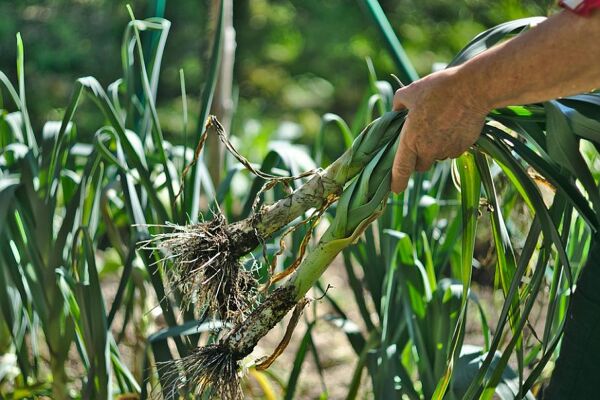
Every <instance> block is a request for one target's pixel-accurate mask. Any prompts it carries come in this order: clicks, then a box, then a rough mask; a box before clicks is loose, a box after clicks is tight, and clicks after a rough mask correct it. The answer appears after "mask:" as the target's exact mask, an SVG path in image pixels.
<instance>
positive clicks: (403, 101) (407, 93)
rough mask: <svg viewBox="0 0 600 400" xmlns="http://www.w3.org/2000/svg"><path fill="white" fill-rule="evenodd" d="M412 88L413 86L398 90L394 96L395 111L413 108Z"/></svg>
mask: <svg viewBox="0 0 600 400" xmlns="http://www.w3.org/2000/svg"><path fill="white" fill-rule="evenodd" d="M412 91H413V90H412V88H411V85H408V86H403V87H401V88H400V89H398V90H396V93H395V94H394V103H393V105H392V108H393V110H394V111H400V110H403V109H405V108H411V106H412V103H413V101H412V97H413V96H412Z"/></svg>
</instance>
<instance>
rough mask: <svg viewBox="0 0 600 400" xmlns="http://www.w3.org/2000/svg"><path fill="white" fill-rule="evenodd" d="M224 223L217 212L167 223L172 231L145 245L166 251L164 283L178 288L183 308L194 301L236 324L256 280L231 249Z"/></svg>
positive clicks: (247, 305) (252, 296) (251, 296)
mask: <svg viewBox="0 0 600 400" xmlns="http://www.w3.org/2000/svg"><path fill="white" fill-rule="evenodd" d="M226 226H227V222H226V220H225V217H224V216H223V215H222V214H221V213H217V214H215V216H214V218H213V219H212V220H211V221H208V222H203V223H198V224H193V225H187V226H179V225H169V227H170V228H172V231H171V232H169V233H161V234H157V235H155V236H154V237H153V238H152V239H151V240H150V241H148V242H147V243H146V244H145V245H144V246H145V247H146V248H148V249H160V250H162V251H164V252H165V253H166V255H165V257H164V258H163V261H165V262H166V263H165V268H166V280H167V285H168V287H169V289H170V290H171V291H174V290H176V291H179V293H180V294H181V297H182V300H181V306H182V307H183V308H185V309H187V308H189V307H190V306H192V305H193V304H197V305H198V306H199V307H201V308H202V309H204V307H206V309H207V311H208V313H209V315H210V316H213V317H216V318H219V319H221V320H222V321H227V322H234V323H235V322H238V321H240V320H241V319H243V317H244V311H245V310H250V309H252V307H251V305H252V304H253V301H254V299H255V297H256V288H257V282H256V279H255V278H254V276H253V272H252V271H250V270H247V269H246V268H244V266H243V265H242V264H241V262H240V260H239V258H237V257H236V255H235V251H234V249H232V248H231V243H230V240H229V237H228V235H227V232H226V229H225V227H226ZM168 261H171V263H169V262H168ZM168 264H170V266H169V265H168Z"/></svg>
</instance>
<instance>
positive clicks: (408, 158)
mask: <svg viewBox="0 0 600 400" xmlns="http://www.w3.org/2000/svg"><path fill="white" fill-rule="evenodd" d="M408 125H409V121H408V120H407V122H406V124H404V127H403V128H402V132H401V133H400V144H399V145H398V151H397V152H396V156H395V157H394V166H393V167H392V191H393V192H394V193H400V192H402V191H404V189H406V185H408V180H409V179H410V175H411V174H412V173H413V171H414V170H415V164H416V162H417V153H416V151H415V150H414V148H413V147H412V145H411V143H408V141H407V137H408V136H407V135H406V134H405V132H407V131H408V129H410V128H409V126H408Z"/></svg>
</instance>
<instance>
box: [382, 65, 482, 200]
mask: <svg viewBox="0 0 600 400" xmlns="http://www.w3.org/2000/svg"><path fill="white" fill-rule="evenodd" d="M472 86H473V85H470V84H469V79H468V77H463V76H462V75H461V72H460V67H455V68H449V69H446V70H443V71H439V72H435V73H433V74H431V75H428V76H426V77H424V78H422V79H420V80H418V81H415V82H413V83H411V84H410V85H408V86H406V87H403V88H401V89H398V90H397V91H396V94H395V95H394V110H401V109H404V108H407V109H408V110H409V112H408V115H407V118H406V122H405V123H404V126H403V127H402V132H401V133H400V144H399V147H398V151H397V152H396V157H395V158H394V166H393V167H392V191H394V192H395V193H399V192H402V191H404V189H406V186H407V184H408V180H409V178H410V175H411V174H412V173H413V171H415V170H416V171H420V172H422V171H426V170H428V169H429V168H430V167H431V165H432V164H433V162H434V161H436V160H444V159H446V158H456V157H458V156H460V155H461V154H462V153H463V152H464V151H465V150H467V149H468V148H469V146H471V145H472V144H473V143H475V141H476V140H477V138H478V137H479V134H480V132H481V128H482V127H483V124H484V122H485V117H486V115H487V114H488V112H489V111H490V109H491V107H488V106H487V101H486V99H485V97H486V96H485V93H484V92H483V90H484V88H474V87H472Z"/></svg>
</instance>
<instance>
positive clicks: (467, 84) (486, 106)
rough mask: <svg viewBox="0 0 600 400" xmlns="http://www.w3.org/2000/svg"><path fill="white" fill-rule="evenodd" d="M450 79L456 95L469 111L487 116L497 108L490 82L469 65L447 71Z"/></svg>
mask: <svg viewBox="0 0 600 400" xmlns="http://www.w3.org/2000/svg"><path fill="white" fill-rule="evenodd" d="M447 71H448V73H449V79H451V80H452V82H453V84H452V87H453V88H454V89H453V91H454V94H455V96H457V97H458V98H459V99H461V102H462V103H463V106H464V107H465V108H467V109H470V110H472V111H474V112H475V113H476V114H480V115H484V116H485V115H487V114H489V113H490V111H492V110H493V109H494V108H496V107H497V106H496V105H495V102H494V99H493V97H492V92H491V91H490V87H489V80H487V81H486V79H485V78H483V77H480V74H479V72H478V71H474V70H473V69H472V68H470V66H469V65H467V64H463V65H460V66H457V67H453V68H450V69H448V70H447Z"/></svg>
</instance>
